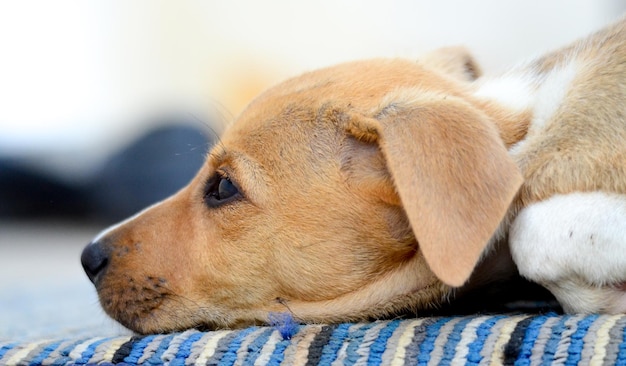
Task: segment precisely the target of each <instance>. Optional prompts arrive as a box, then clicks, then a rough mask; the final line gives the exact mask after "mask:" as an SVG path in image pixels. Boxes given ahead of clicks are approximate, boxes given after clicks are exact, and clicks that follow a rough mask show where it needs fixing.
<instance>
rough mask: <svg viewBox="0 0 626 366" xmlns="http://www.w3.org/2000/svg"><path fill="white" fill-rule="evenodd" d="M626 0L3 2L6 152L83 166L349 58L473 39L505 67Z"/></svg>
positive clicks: (477, 49) (1, 145)
mask: <svg viewBox="0 0 626 366" xmlns="http://www.w3.org/2000/svg"><path fill="white" fill-rule="evenodd" d="M625 10H626V2H624V1H623V0H551V1H543V0H510V1H499V0H481V1H464V0H443V1H427V0H423V1H411V0H396V1H363V0H352V1H337V0H320V1H315V2H294V1H289V0H265V1H253V0H249V1H200V0H198V1H195V0H179V1H165V0H162V1H160V0H145V1H130V0H118V1H115V0H108V1H105V0H102V1H95V0H94V1H82V0H57V1H29V0H22V1H3V2H0V155H25V154H26V155H33V156H36V157H37V159H36V161H38V162H39V163H40V164H42V165H45V166H47V167H48V168H50V169H53V170H59V169H61V170H63V169H64V170H66V171H71V170H79V169H83V168H84V166H85V165H89V164H92V163H93V161H95V160H97V159H99V158H101V157H102V156H104V155H105V154H107V153H109V152H111V151H112V150H114V149H115V148H117V147H119V146H120V145H121V144H123V143H125V142H127V141H129V140H130V139H131V138H132V137H134V136H136V134H138V133H139V132H140V131H141V130H143V129H145V128H146V127H147V126H146V122H145V121H146V120H149V117H150V116H154V115H157V114H159V113H162V112H169V111H172V110H178V111H188V112H192V113H194V114H196V115H198V116H199V117H200V118H203V119H208V118H210V117H209V116H210V111H211V108H212V105H214V104H215V103H213V101H218V102H219V103H221V104H222V105H223V106H224V108H225V109H227V110H228V111H230V112H231V113H233V114H236V113H237V112H239V110H240V109H241V108H242V107H243V106H244V105H245V103H247V102H248V101H249V100H250V99H251V98H252V97H253V96H254V95H255V94H257V93H258V92H259V91H260V90H262V89H263V88H265V87H267V86H268V85H271V84H273V83H275V82H277V81H280V80H281V79H283V78H285V77H288V76H290V75H294V74H297V73H300V72H302V71H305V70H309V69H313V68H317V67H320V66H325V65H329V64H333V63H337V62H341V61H346V60H352V59H358V58H365V57H376V56H406V57H414V56H415V55H418V54H419V53H421V52H424V51H427V50H429V49H432V48H436V47H438V46H444V45H452V44H464V45H467V46H468V47H469V48H470V49H471V50H473V51H474V53H475V55H476V56H477V57H478V59H479V61H480V62H481V63H482V64H483V66H484V69H485V70H487V71H489V70H501V69H502V68H503V67H504V66H506V65H508V64H511V63H515V62H517V61H520V60H522V59H525V58H528V57H529V56H532V55H535V54H538V53H541V52H543V51H546V50H549V49H551V48H554V47H558V46H560V45H563V44H565V43H567V42H569V41H572V40H574V39H576V38H577V37H580V36H582V35H584V34H586V33H589V32H590V31H592V30H594V29H597V28H599V27H601V26H603V25H604V24H606V23H608V22H610V21H612V20H614V19H616V18H617V17H619V15H620V14H622V12H624V11H625Z"/></svg>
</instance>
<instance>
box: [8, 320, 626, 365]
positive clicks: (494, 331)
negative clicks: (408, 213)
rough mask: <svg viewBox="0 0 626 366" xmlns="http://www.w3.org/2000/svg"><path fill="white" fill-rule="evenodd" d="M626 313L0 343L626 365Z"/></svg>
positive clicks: (220, 355) (178, 358)
mask: <svg viewBox="0 0 626 366" xmlns="http://www.w3.org/2000/svg"><path fill="white" fill-rule="evenodd" d="M625 338H626V315H617V316H608V315H601V316H600V315H587V316H583V315H578V316H567V315H556V314H547V315H536V314H535V315H489V316H464V317H431V318H417V319H405V320H388V321H376V322H372V323H344V324H337V325H293V326H291V327H288V326H285V324H282V325H281V324H277V325H276V326H274V327H251V328H246V329H242V330H234V331H232V330H231V331H226V330H223V331H214V332H200V331H197V330H189V331H186V332H183V333H175V334H159V335H147V336H134V337H130V336H125V337H112V338H88V339H59V340H41V341H38V342H26V343H12V342H2V341H0V364H2V365H69V364H74V365H85V364H131V365H132V364H144V365H160V364H169V365H280V364H282V365H459V364H462V365H513V364H515V365H550V364H559V365H626V339H625Z"/></svg>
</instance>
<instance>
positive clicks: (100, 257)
mask: <svg viewBox="0 0 626 366" xmlns="http://www.w3.org/2000/svg"><path fill="white" fill-rule="evenodd" d="M80 262H81V263H82V265H83V268H84V269H85V273H87V277H89V280H91V282H92V283H94V284H95V283H96V281H97V280H98V276H99V275H100V274H102V272H103V271H104V269H105V268H106V267H107V265H108V264H109V254H108V251H107V249H106V247H105V245H104V244H103V243H102V242H100V241H95V242H91V243H89V245H87V247H86V248H85V249H83V254H81V256H80Z"/></svg>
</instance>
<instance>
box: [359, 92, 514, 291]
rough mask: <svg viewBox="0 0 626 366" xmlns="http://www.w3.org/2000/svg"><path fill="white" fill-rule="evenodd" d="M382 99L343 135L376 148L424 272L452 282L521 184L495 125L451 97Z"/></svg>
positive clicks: (466, 271) (461, 276) (469, 264)
mask: <svg viewBox="0 0 626 366" xmlns="http://www.w3.org/2000/svg"><path fill="white" fill-rule="evenodd" d="M391 99H392V100H395V102H392V103H389V104H387V106H386V107H384V108H382V109H381V110H379V112H378V113H377V115H375V116H374V117H373V118H372V117H363V116H351V118H350V122H349V123H348V128H347V130H348V132H349V133H350V134H352V135H353V136H354V137H356V138H358V139H361V140H362V141H366V142H376V143H378V145H379V148H380V150H381V151H382V153H383V155H384V157H385V160H386V164H387V169H388V171H389V173H390V175H391V178H392V180H393V182H394V185H395V188H396V190H397V192H398V195H399V197H400V201H401V203H402V206H403V208H404V210H405V212H406V214H407V217H408V219H409V222H410V224H411V227H412V229H413V233H414V234H415V237H416V239H417V241H418V244H419V246H420V249H421V251H422V253H423V255H424V257H425V259H426V261H427V263H428V265H429V266H430V268H431V270H432V271H433V272H434V273H435V275H437V277H438V278H439V279H441V280H442V281H443V282H445V283H446V284H448V285H451V286H461V285H462V284H463V283H464V282H465V281H466V280H467V279H468V278H469V276H470V275H471V273H472V271H473V269H474V267H475V265H476V264H477V262H478V261H479V259H480V257H481V254H482V252H483V251H484V249H485V247H486V246H487V244H488V242H489V240H490V238H491V236H492V235H493V234H494V232H495V231H496V230H497V228H498V225H499V223H500V221H501V220H502V219H503V217H504V216H505V214H506V212H507V209H508V207H509V205H510V203H511V201H512V200H513V198H514V196H515V194H516V193H517V190H518V189H519V187H520V185H521V183H522V176H521V173H520V171H519V169H518V168H517V166H516V165H515V163H514V162H513V160H512V159H511V158H510V157H509V155H508V153H507V150H506V148H505V147H504V144H503V142H502V141H501V139H500V136H499V134H498V131H497V130H496V127H495V125H494V124H493V123H492V122H491V121H489V119H488V118H487V117H486V116H485V115H484V114H482V113H481V112H480V111H479V110H477V109H475V108H474V107H472V106H471V105H469V104H468V103H465V102H464V101H463V100H461V99H458V98H454V97H440V98H433V97H432V95H431V96H430V97H426V98H423V100H419V97H418V98H417V99H415V98H413V100H412V101H410V102H408V103H403V102H398V101H397V98H391Z"/></svg>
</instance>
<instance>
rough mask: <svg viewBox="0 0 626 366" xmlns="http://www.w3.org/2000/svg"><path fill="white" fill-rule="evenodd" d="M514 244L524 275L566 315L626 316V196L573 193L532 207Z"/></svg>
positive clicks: (514, 230)
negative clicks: (554, 298) (553, 300)
mask: <svg viewBox="0 0 626 366" xmlns="http://www.w3.org/2000/svg"><path fill="white" fill-rule="evenodd" d="M509 242H510V245H511V254H512V256H513V260H514V261H515V263H516V264H517V267H518V269H519V271H520V274H521V275H522V276H524V277H526V278H528V279H529V280H531V281H534V282H537V283H539V284H541V285H543V286H545V287H546V288H547V289H548V290H550V291H551V292H552V294H553V295H554V296H555V297H556V298H557V300H558V301H559V302H560V303H561V305H562V306H563V309H564V310H565V311H566V312H568V313H592V312H603V313H624V312H626V195H619V194H607V193H600V192H593V193H572V194H568V195H557V196H554V197H551V198H550V199H548V200H545V201H542V202H538V203H535V204H532V205H530V206H528V207H526V208H525V209H523V210H522V211H521V212H520V214H519V215H518V216H517V218H516V219H515V221H514V222H513V225H512V226H511V230H510V232H509Z"/></svg>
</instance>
